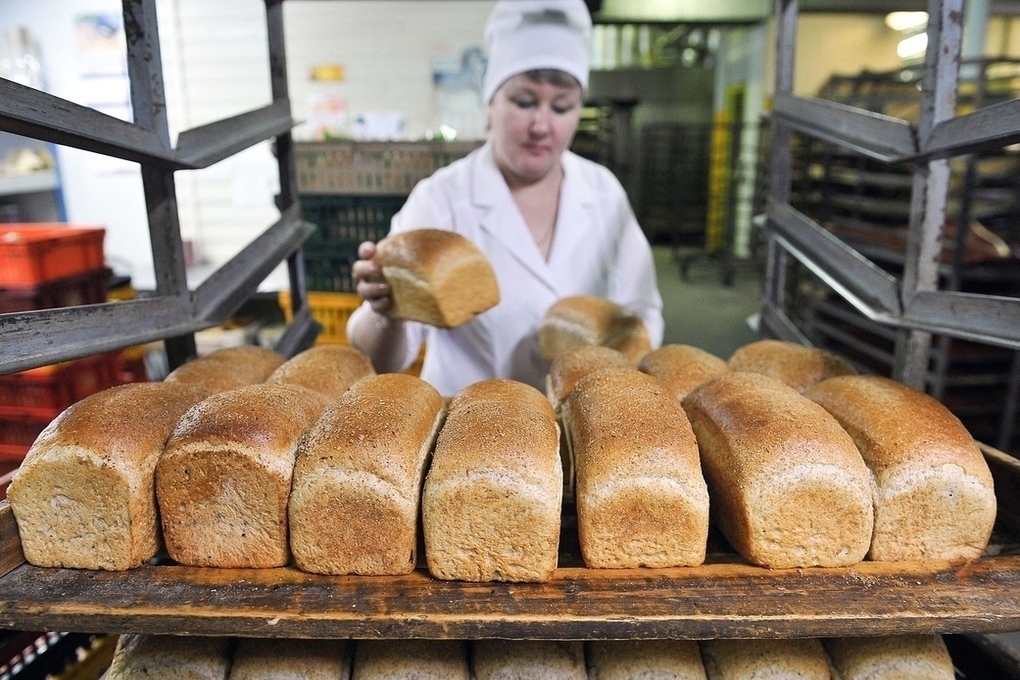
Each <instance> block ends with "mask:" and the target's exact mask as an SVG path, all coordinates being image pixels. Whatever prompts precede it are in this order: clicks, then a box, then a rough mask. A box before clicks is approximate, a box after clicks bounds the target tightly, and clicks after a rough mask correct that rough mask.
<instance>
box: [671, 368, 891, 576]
mask: <svg viewBox="0 0 1020 680" xmlns="http://www.w3.org/2000/svg"><path fill="white" fill-rule="evenodd" d="M683 407H684V410H685V411H687V415H688V417H689V418H690V421H691V425H692V426H693V428H694V434H695V435H696V436H697V439H698V447H699V448H700V450H701V463H702V466H703V469H704V472H705V479H706V480H707V481H708V489H709V493H710V495H711V497H712V509H713V518H714V521H715V522H716V523H717V524H718V526H719V527H720V529H721V530H722V532H723V534H724V535H725V536H726V538H727V539H728V540H729V542H730V544H731V545H732V546H733V547H734V548H735V549H736V550H737V552H739V553H740V554H741V555H743V556H744V558H745V559H746V560H747V561H748V562H750V563H751V564H756V565H759V566H764V567H772V568H782V567H810V566H822V567H837V566H846V565H850V564H855V563H857V562H860V561H861V560H862V559H864V556H865V554H866V553H867V552H868V546H869V545H870V543H871V530H872V525H873V521H874V515H873V509H872V499H871V475H870V473H869V472H868V468H867V467H866V466H865V465H864V460H863V459H862V458H861V454H860V453H858V452H857V447H855V446H854V443H853V440H852V439H850V435H848V434H847V433H846V432H845V431H844V430H843V428H842V427H840V425H839V423H838V422H836V419H835V418H833V417H832V416H831V415H829V413H828V412H827V411H826V410H825V409H823V408H822V407H821V406H819V405H818V404H816V403H814V402H813V401H811V400H810V399H808V398H807V397H805V396H803V395H802V394H800V393H798V392H797V391H796V390H794V389H793V388H791V387H788V386H786V385H784V384H782V383H781V382H779V381H778V380H776V379H775V378H770V377H768V376H764V375H759V374H756V373H740V372H734V373H727V374H725V375H722V376H720V377H718V378H716V379H715V380H712V381H710V382H707V383H705V384H704V385H702V386H701V387H699V388H697V389H696V390H694V391H693V392H691V393H690V394H689V395H688V396H687V398H686V399H684V401H683Z"/></svg>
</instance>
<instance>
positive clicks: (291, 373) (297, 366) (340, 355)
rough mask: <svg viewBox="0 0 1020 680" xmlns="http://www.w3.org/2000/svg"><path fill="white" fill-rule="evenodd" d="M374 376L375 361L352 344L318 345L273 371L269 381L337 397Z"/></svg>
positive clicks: (328, 396)
mask: <svg viewBox="0 0 1020 680" xmlns="http://www.w3.org/2000/svg"><path fill="white" fill-rule="evenodd" d="M370 375H375V369H374V368H372V362H371V361H370V360H369V358H368V357H367V356H366V355H365V354H364V353H362V352H359V351H358V350H356V349H354V348H353V347H351V346H350V345H341V344H328V345H316V346H315V347H310V348H309V349H306V350H305V351H303V352H301V353H299V354H297V355H295V356H294V357H292V358H291V359H288V360H287V361H285V362H284V363H283V364H281V365H280V366H279V368H277V369H276V370H274V371H273V372H272V373H271V374H270V375H269V377H268V378H266V382H267V383H283V384H287V385H301V386H302V387H307V388H308V389H310V390H314V391H316V392H320V393H322V395H323V396H325V397H327V398H328V399H330V400H335V399H337V398H339V397H340V395H341V394H343V393H344V392H346V391H347V390H348V389H350V387H351V385H353V384H354V383H356V382H357V381H359V380H361V379H362V378H366V377H368V376H370Z"/></svg>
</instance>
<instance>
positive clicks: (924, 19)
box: [885, 12, 928, 31]
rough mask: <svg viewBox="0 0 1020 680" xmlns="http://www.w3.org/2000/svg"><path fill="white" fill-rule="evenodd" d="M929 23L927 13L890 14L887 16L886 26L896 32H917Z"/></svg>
mask: <svg viewBox="0 0 1020 680" xmlns="http://www.w3.org/2000/svg"><path fill="white" fill-rule="evenodd" d="M927 23H928V13H927V12H890V13H889V14H886V15H885V25H886V26H888V27H889V28H891V29H892V30H894V31H916V30H918V29H921V28H924V27H925V26H926V25H927Z"/></svg>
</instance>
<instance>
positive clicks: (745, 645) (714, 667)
mask: <svg viewBox="0 0 1020 680" xmlns="http://www.w3.org/2000/svg"><path fill="white" fill-rule="evenodd" d="M701 653H702V657H703V659H704V661H705V671H706V673H707V675H708V680H748V679H749V678H754V680H793V679H794V678H796V679H797V680H830V678H831V677H832V674H831V672H830V670H829V661H828V658H827V657H826V655H825V650H824V649H823V648H822V643H821V642H820V641H818V640H816V639H814V638H807V639H798V640H772V639H766V640H756V639H755V640H702V641H701Z"/></svg>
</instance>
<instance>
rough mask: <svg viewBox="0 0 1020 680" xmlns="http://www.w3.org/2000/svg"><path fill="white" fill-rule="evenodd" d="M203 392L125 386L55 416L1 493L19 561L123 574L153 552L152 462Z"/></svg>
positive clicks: (156, 543) (157, 539)
mask: <svg viewBox="0 0 1020 680" xmlns="http://www.w3.org/2000/svg"><path fill="white" fill-rule="evenodd" d="M208 394H209V393H208V392H207V391H206V390H204V389H202V388H201V387H197V386H195V385H185V384H172V383H159V382H157V383H132V384H129V385H121V386H118V387H113V388H110V389H107V390H104V391H102V392H98V393H96V394H93V395H91V396H88V397H86V398H84V399H82V400H81V401H79V402H78V403H76V404H74V405H72V406H70V407H68V408H67V409H66V410H65V411H64V412H63V413H61V414H60V415H59V416H57V418H56V419H54V420H53V422H51V423H50V424H49V425H48V426H47V427H46V428H45V429H44V430H43V431H42V433H41V434H40V435H39V437H38V438H37V439H36V440H35V443H34V444H33V445H32V447H31V448H30V449H29V450H28V454H27V455H26V456H25V460H24V462H23V463H22V465H21V468H20V469H19V470H18V471H17V472H16V473H15V475H14V479H13V481H12V482H11V484H10V486H9V487H8V489H7V498H8V499H9V500H10V504H11V510H12V512H13V513H14V516H15V519H16V520H17V523H18V533H19V534H20V536H21V547H22V550H23V551H24V553H25V559H26V560H28V562H30V563H31V564H34V565H36V566H40V567H74V568H79V569H105V570H124V569H131V568H133V567H137V566H139V565H141V564H142V563H143V562H145V561H146V560H148V559H150V558H151V557H153V556H154V555H155V554H156V552H157V551H158V550H159V548H160V546H161V545H162V538H161V533H160V527H159V516H158V514H157V512H156V496H155V493H154V492H153V484H154V482H153V478H154V475H155V470H156V462H157V461H158V460H159V457H160V454H161V453H162V452H163V445H164V444H165V443H166V439H167V437H168V436H169V435H170V431H171V430H173V428H174V426H175V425H177V421H178V420H180V418H181V416H183V415H184V413H185V412H186V411H187V410H188V409H189V408H191V407H192V406H193V405H195V404H197V403H198V402H199V401H201V400H202V399H204V398H205V397H206V396H208Z"/></svg>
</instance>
